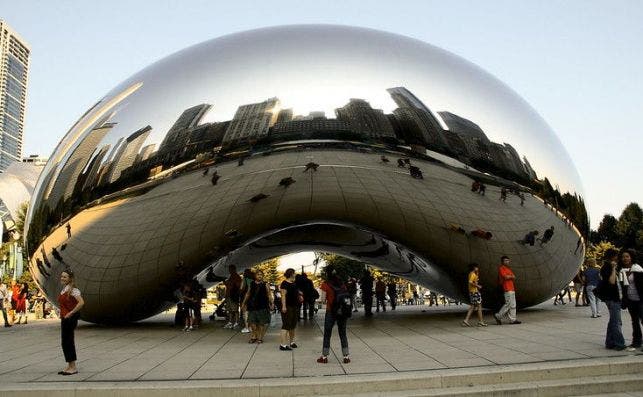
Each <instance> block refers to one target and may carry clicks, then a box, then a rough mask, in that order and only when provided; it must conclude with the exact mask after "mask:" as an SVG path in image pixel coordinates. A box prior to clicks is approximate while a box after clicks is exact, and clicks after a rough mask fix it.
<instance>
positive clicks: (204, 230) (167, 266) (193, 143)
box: [26, 25, 588, 322]
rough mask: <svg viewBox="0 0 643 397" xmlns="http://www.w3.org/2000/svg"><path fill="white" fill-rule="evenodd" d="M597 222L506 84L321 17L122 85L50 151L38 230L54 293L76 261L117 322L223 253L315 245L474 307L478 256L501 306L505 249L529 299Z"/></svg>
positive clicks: (233, 259) (199, 52)
mask: <svg viewBox="0 0 643 397" xmlns="http://www.w3.org/2000/svg"><path fill="white" fill-rule="evenodd" d="M480 185H482V189H484V190H483V191H482V192H484V194H481V190H482V189H480ZM503 191H504V192H505V193H504V197H505V199H502V197H503V193H502V192H503ZM521 197H522V198H521ZM544 201H546V202H544ZM570 220H571V222H570ZM550 226H554V234H553V237H552V238H551V239H549V240H547V239H545V241H544V242H541V241H538V240H536V241H535V242H534V243H533V245H532V244H531V243H530V241H529V238H527V239H526V241H524V242H522V241H521V240H523V239H524V238H525V236H526V235H527V234H528V233H529V232H531V231H536V230H537V231H539V234H538V235H537V236H536V237H543V234H544V231H545V230H546V229H548V228H550ZM587 229H588V223H587V214H586V211H585V207H584V203H583V199H582V191H581V185H580V181H579V178H578V175H577V173H576V171H575V169H574V166H573V164H572V162H571V161H570V159H569V157H568V155H567V153H566V152H565V150H564V149H563V147H562V146H561V144H560V142H559V141H558V139H557V138H556V136H555V135H554V134H553V133H552V131H551V129H550V128H549V127H548V126H547V124H546V123H545V122H544V121H543V120H542V119H541V118H540V117H539V116H538V115H537V114H536V113H535V112H534V111H533V110H532V109H531V108H530V107H529V106H528V105H527V104H526V103H525V102H524V101H523V100H521V99H520V98H519V97H518V96H517V95H516V94H515V93H514V92H512V91H511V90H510V89H508V88H507V87H506V86H504V85H503V84H502V83H500V82H499V81H498V80H496V79H495V78H493V77H492V76H490V75H489V74H487V73H485V72H484V71H482V70H480V69H479V68H477V67H476V66H474V65H472V64H470V63H468V62H466V61H464V60H463V59H461V58H459V57H456V56H454V55H452V54H450V53H447V52H445V51H443V50H440V49H438V48H435V47H432V46H430V45H428V44H426V43H423V42H420V41H417V40H413V39H409V38H406V37H401V36H397V35H393V34H389V33H384V32H379V31H374V30H367V29H358V28H351V27H343V26H342V27H340V26H328V25H324V26H317V25H311V26H286V27H275V28H267V29H259V30H253V31H248V32H242V33H237V34H234V35H230V36H225V37H221V38H218V39H214V40H211V41H207V42H205V43H202V44H199V45H196V46H193V47H190V48H187V49H185V50H183V51H180V52H178V53H176V54H174V55H171V56H169V57H167V58H165V59H163V60H161V61H159V62H157V63H155V64H153V65H151V66H150V67H148V68H146V69H144V70H142V71H140V72H139V73H137V74H135V75H134V76H133V77H131V78H130V79H128V80H127V81H125V82H123V83H121V84H120V85H119V86H118V87H116V88H115V89H114V90H113V91H111V92H110V93H108V94H107V95H106V96H105V97H104V98H102V99H101V100H100V101H98V102H97V103H96V104H95V105H94V106H93V107H92V108H91V109H89V110H88V111H87V112H86V113H85V114H84V115H83V117H81V119H80V120H78V122H77V123H76V124H74V125H73V126H72V127H71V129H70V130H69V131H68V133H67V135H66V136H65V137H64V138H63V140H62V141H61V143H60V144H59V145H58V147H57V148H56V150H55V152H54V154H53V155H52V156H51V158H50V161H49V163H48V164H47V166H46V168H45V170H44V171H43V173H42V175H41V177H40V180H39V182H38V186H37V187H36V191H35V192H34V196H33V199H32V202H31V206H30V212H29V214H28V232H27V236H26V239H27V245H28V250H29V253H30V257H31V260H30V267H31V270H32V272H33V274H34V276H35V278H36V280H37V282H38V284H39V285H40V286H41V288H42V289H43V290H44V291H45V292H46V293H47V295H48V296H49V297H50V298H55V296H56V295H57V293H58V289H59V285H58V277H57V275H58V273H59V272H60V271H61V270H62V269H64V268H65V267H67V266H68V267H70V268H72V269H73V270H74V271H75V273H76V276H77V282H78V285H79V287H80V289H81V290H82V291H83V294H84V296H85V301H86V306H85V308H84V309H83V318H84V319H86V320H89V321H95V322H116V321H130V320H137V319H142V318H145V317H148V316H151V315H153V314H155V313H158V312H159V311H161V310H163V309H164V308H166V307H167V306H168V305H169V304H170V302H171V301H172V291H173V289H174V288H175V287H176V285H177V283H178V282H179V280H181V279H182V278H185V277H191V276H194V275H198V277H201V278H203V276H204V274H205V272H206V270H207V269H208V268H209V267H210V266H213V267H214V272H215V273H216V274H219V275H222V276H224V275H225V274H226V270H225V269H226V266H227V264H229V263H234V264H236V265H237V267H238V268H239V269H243V268H244V267H247V266H252V265H253V264H255V263H257V262H258V261H260V260H263V259H267V258H270V257H274V256H277V255H281V254H285V253H290V252H296V251H303V250H318V251H326V252H335V253H338V254H341V255H345V256H347V257H351V258H355V259H359V260H362V261H364V262H368V263H371V264H372V265H373V266H375V267H378V268H381V269H383V270H386V271H390V272H393V273H397V274H400V275H401V276H403V277H406V278H408V279H411V280H414V281H417V282H419V283H421V284H423V285H425V286H427V287H429V288H430V289H432V290H436V291H441V292H443V293H445V294H446V295H449V296H452V297H454V298H459V299H462V300H466V295H467V289H466V281H465V278H466V274H467V265H468V264H469V263H471V262H478V263H479V264H480V265H481V280H482V283H483V284H484V285H485V286H486V287H487V288H486V289H485V291H486V292H487V293H486V294H485V295H484V300H485V303H486V304H488V305H490V304H493V303H494V299H496V297H495V296H494V294H493V293H490V292H491V291H493V290H494V287H495V284H496V275H497V270H496V269H497V264H498V262H499V258H500V256H501V255H509V256H510V257H511V258H512V260H513V262H512V267H513V270H514V272H515V273H516V275H517V280H516V287H517V291H518V292H517V300H518V302H519V305H520V306H529V305H533V304H537V303H539V302H541V301H543V300H545V299H547V298H548V297H550V296H552V295H553V294H554V293H555V292H556V291H557V290H558V289H559V288H560V287H561V286H562V285H563V284H565V282H566V281H567V280H569V279H571V277H572V276H573V274H574V273H575V271H576V269H577V267H578V265H579V264H580V263H581V259H582V257H583V246H582V244H579V245H578V246H577V243H578V242H579V238H580V236H581V234H584V233H585V232H586V231H587ZM527 237H528V236H527Z"/></svg>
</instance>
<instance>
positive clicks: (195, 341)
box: [136, 332, 210, 380]
mask: <svg viewBox="0 0 643 397" xmlns="http://www.w3.org/2000/svg"><path fill="white" fill-rule="evenodd" d="M209 335H210V332H207V333H205V332H204V333H203V335H201V336H200V337H199V338H198V339H196V340H194V341H193V342H192V343H190V344H188V345H187V346H183V348H182V349H181V351H183V350H185V349H187V348H189V347H190V346H192V345H194V344H195V343H197V342H200V341H201V339H203V338H205V337H206V336H209ZM176 337H178V335H177V336H176ZM170 340H171V339H170ZM165 362H166V361H161V362H160V363H158V364H157V365H155V366H154V367H152V368H150V369H149V370H147V371H145V372H144V373H142V374H141V375H140V376H138V377H137V378H136V380H139V379H141V378H142V377H143V376H145V375H147V374H148V373H150V372H151V371H153V370H154V369H155V368H158V367H159V366H161V365H162V364H165Z"/></svg>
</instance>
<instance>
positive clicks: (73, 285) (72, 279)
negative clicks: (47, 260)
mask: <svg viewBox="0 0 643 397" xmlns="http://www.w3.org/2000/svg"><path fill="white" fill-rule="evenodd" d="M60 273H61V274H62V273H67V275H68V276H69V284H67V285H68V286H69V289H68V290H67V292H66V293H67V295H71V291H73V290H74V288H76V278H75V277H74V272H73V271H71V269H65V270H63V271H62V272H60Z"/></svg>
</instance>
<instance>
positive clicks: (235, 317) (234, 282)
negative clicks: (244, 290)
mask: <svg viewBox="0 0 643 397" xmlns="http://www.w3.org/2000/svg"><path fill="white" fill-rule="evenodd" d="M228 272H229V273H230V276H229V277H228V278H227V279H226V280H225V281H224V284H225V302H226V311H227V312H228V313H227V315H228V323H227V324H226V325H224V326H223V328H230V329H234V328H236V327H237V326H238V325H239V302H240V300H241V283H242V280H241V276H239V274H238V273H237V267H236V266H235V265H230V266H228Z"/></svg>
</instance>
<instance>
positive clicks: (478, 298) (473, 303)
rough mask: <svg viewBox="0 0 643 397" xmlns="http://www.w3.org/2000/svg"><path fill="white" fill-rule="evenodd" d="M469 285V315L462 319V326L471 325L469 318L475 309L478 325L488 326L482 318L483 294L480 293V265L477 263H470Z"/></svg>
mask: <svg viewBox="0 0 643 397" xmlns="http://www.w3.org/2000/svg"><path fill="white" fill-rule="evenodd" d="M467 280H468V281H467V285H468V289H469V305H470V306H469V310H467V315H466V316H465V317H464V320H463V321H462V326H464V327H470V326H471V324H469V318H470V317H471V314H473V311H474V310H475V311H476V312H477V313H478V327H486V326H487V323H485V322H484V320H483V318H482V295H481V294H480V289H482V286H481V285H480V265H478V264H477V263H472V264H470V265H469V276H468V277H467Z"/></svg>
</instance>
